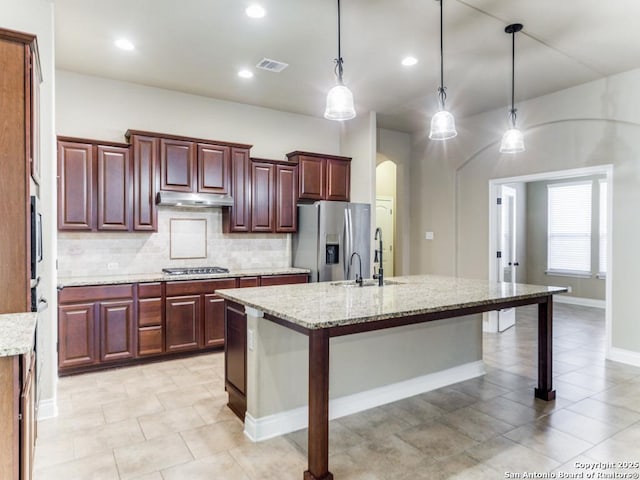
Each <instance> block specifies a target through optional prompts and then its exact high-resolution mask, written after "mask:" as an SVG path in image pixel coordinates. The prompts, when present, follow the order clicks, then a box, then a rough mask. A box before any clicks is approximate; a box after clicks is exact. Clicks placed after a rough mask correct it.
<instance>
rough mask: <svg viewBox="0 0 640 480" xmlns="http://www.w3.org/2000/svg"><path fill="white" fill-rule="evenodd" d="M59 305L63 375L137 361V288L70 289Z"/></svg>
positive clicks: (59, 363) (66, 289) (59, 334)
mask: <svg viewBox="0 0 640 480" xmlns="http://www.w3.org/2000/svg"><path fill="white" fill-rule="evenodd" d="M58 303H59V306H58V342H59V343H58V371H59V373H61V374H63V373H66V372H74V371H81V370H83V369H86V368H87V367H95V366H100V365H104V364H110V363H113V362H119V361H122V360H128V359H132V358H134V356H135V352H136V336H135V334H134V328H135V314H134V308H133V285H130V284H126V285H109V286H101V287H68V288H64V289H63V290H62V291H61V292H60V294H59V298H58Z"/></svg>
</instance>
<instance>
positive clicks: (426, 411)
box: [35, 304, 640, 480]
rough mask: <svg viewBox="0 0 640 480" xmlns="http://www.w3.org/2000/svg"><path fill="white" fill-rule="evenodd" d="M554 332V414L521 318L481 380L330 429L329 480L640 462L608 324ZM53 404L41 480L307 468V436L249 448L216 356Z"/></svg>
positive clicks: (599, 314)
mask: <svg viewBox="0 0 640 480" xmlns="http://www.w3.org/2000/svg"><path fill="white" fill-rule="evenodd" d="M554 318H555V330H554V337H555V343H554V374H555V378H554V385H555V388H556V389H557V393H558V398H557V399H556V400H555V401H553V402H543V401H540V400H535V399H534V398H533V386H534V384H535V379H536V378H537V377H536V375H537V370H536V348H537V345H536V342H537V340H536V339H537V336H536V321H535V319H536V309H535V307H525V308H522V309H520V310H519V312H518V321H517V325H516V326H515V327H514V328H512V329H510V330H508V331H507V332H504V333H502V334H485V335H484V360H485V362H486V365H487V370H488V373H487V374H486V375H485V376H483V377H480V378H476V379H473V380H469V381H466V382H462V383H458V384H455V385H451V386H449V387H447V388H443V389H440V390H436V391H433V392H429V393H426V394H422V395H418V396H416V397H412V398H409V399H405V400H402V401H399V402H396V403H393V404H390V405H386V406H382V407H378V408H374V409H372V410H368V411H365V412H361V413H359V414H356V415H352V416H349V417H345V418H341V419H338V420H335V421H332V422H331V425H330V443H331V444H330V469H331V471H332V472H333V474H334V477H335V478H336V480H338V479H340V480H347V479H349V480H353V479H370V480H376V479H400V480H402V479H406V480H408V479H430V480H432V479H449V478H455V479H474V480H476V479H499V478H517V477H516V476H509V472H513V473H519V474H521V475H522V473H523V472H537V473H549V472H553V473H555V475H556V477H555V478H569V477H568V475H569V474H571V473H573V474H585V475H584V477H578V478H587V477H586V474H587V473H589V471H587V470H585V469H584V468H583V467H581V466H580V464H594V463H597V462H618V461H620V462H625V461H626V462H640V448H639V447H638V445H640V368H635V367H630V366H628V365H623V364H618V363H613V362H609V361H605V360H604V345H605V335H604V311H603V310H601V309H594V308H586V307H576V306H568V305H563V304H556V305H555V317H554ZM58 400H59V408H60V415H59V417H57V418H55V419H51V420H45V421H42V422H40V423H39V426H38V428H39V437H38V441H37V446H36V461H35V478H36V480H58V479H64V480H74V479H78V480H80V479H81V480H87V479H95V480H102V479H105V480H110V479H138V480H143V479H144V480H198V479H207V480H227V479H228V480H257V479H261V480H265V479H278V480H286V479H294V480H300V479H301V478H302V472H303V471H304V469H305V467H306V451H305V448H306V431H300V432H295V433H292V434H289V435H286V436H284V437H280V438H276V439H273V440H269V441H266V442H261V443H257V444H254V443H252V442H250V441H249V440H247V439H246V438H245V437H244V435H243V433H242V424H241V422H240V421H239V420H238V419H237V418H236V417H235V416H234V415H232V414H231V413H230V411H229V410H228V409H227V408H226V407H225V402H226V396H225V393H224V388H223V356H222V354H220V353H216V354H211V355H204V356H198V357H195V358H190V359H181V360H173V361H168V362H163V363H157V364H152V365H145V366H138V367H130V368H122V369H117V370H111V371H106V372H101V373H92V374H85V375H78V376H74V377H66V378H62V379H61V380H60V382H59V385H58ZM560 472H564V473H565V474H566V475H565V476H564V477H562V476H561V475H560ZM600 472H602V473H605V474H612V473H632V474H638V473H640V468H631V469H627V470H623V469H601V470H600ZM520 478H523V477H522V476H521V477H520ZM524 478H526V477H524ZM547 478H554V477H547ZM574 478H575V477H574ZM592 478H607V477H603V476H600V477H598V476H597V474H596V476H594V477H592ZM608 478H612V477H608ZM629 478H637V477H629Z"/></svg>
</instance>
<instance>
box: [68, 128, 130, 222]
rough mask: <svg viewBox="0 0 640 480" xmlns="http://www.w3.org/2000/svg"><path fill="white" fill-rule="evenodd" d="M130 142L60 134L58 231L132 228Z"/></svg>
mask: <svg viewBox="0 0 640 480" xmlns="http://www.w3.org/2000/svg"><path fill="white" fill-rule="evenodd" d="M132 177H133V165H132V160H131V153H130V148H129V145H126V144H117V143H113V144H110V143H106V142H96V141H94V140H85V139H75V138H70V137H58V230H61V231H64V230H73V231H95V230H107V231H130V230H132V218H133V214H132V212H133V203H134V202H133V182H132Z"/></svg>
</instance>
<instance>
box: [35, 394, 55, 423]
mask: <svg viewBox="0 0 640 480" xmlns="http://www.w3.org/2000/svg"><path fill="white" fill-rule="evenodd" d="M57 416H58V402H57V399H55V398H46V399H44V400H40V402H39V403H38V420H46V419H47V418H54V417H57Z"/></svg>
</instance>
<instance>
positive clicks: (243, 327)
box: [224, 302, 247, 421]
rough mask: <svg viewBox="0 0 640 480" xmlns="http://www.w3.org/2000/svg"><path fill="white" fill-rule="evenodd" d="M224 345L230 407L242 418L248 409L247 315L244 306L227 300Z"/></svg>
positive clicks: (225, 372) (226, 385) (226, 382)
mask: <svg viewBox="0 0 640 480" xmlns="http://www.w3.org/2000/svg"><path fill="white" fill-rule="evenodd" d="M225 310H226V312H225V334H226V338H225V340H226V342H225V345H224V356H225V362H224V377H225V388H226V389H227V393H228V394H229V403H228V405H229V408H230V409H231V410H232V411H233V413H235V414H236V415H237V416H238V417H240V419H241V420H243V421H244V414H245V412H246V411H247V316H246V315H245V313H244V307H243V306H242V305H239V304H237V303H233V302H226V309H225Z"/></svg>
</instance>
